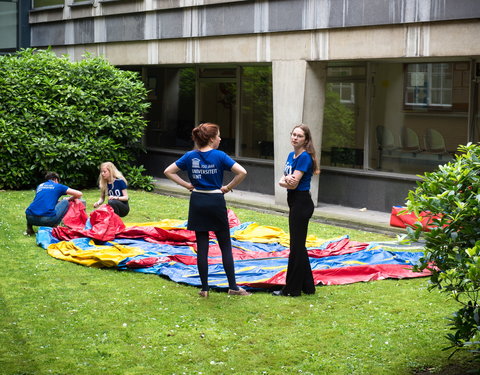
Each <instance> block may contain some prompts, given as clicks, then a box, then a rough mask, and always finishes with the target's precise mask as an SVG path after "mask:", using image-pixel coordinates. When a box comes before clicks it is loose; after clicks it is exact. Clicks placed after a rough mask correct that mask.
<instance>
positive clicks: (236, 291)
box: [228, 288, 252, 296]
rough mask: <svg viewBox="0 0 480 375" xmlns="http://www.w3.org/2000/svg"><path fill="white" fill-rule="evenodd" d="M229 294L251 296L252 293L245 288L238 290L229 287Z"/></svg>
mask: <svg viewBox="0 0 480 375" xmlns="http://www.w3.org/2000/svg"><path fill="white" fill-rule="evenodd" d="M228 294H230V295H231V296H250V295H251V294H252V293H249V292H247V291H246V290H245V289H243V288H238V290H234V289H228Z"/></svg>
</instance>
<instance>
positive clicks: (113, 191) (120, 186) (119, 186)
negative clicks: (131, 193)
mask: <svg viewBox="0 0 480 375" xmlns="http://www.w3.org/2000/svg"><path fill="white" fill-rule="evenodd" d="M126 188H127V184H126V183H125V181H123V180H122V179H120V178H117V179H116V180H114V181H113V184H107V195H108V196H111V195H113V196H114V197H123V192H122V191H123V190H125V189H126Z"/></svg>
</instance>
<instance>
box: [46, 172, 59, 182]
mask: <svg viewBox="0 0 480 375" xmlns="http://www.w3.org/2000/svg"><path fill="white" fill-rule="evenodd" d="M48 180H57V181H60V176H59V175H58V173H57V172H47V173H46V174H45V181H48Z"/></svg>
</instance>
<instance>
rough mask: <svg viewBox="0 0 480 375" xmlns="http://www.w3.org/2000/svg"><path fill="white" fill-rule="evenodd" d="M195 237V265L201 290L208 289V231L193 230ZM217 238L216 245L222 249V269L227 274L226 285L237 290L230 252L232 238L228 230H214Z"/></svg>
mask: <svg viewBox="0 0 480 375" xmlns="http://www.w3.org/2000/svg"><path fill="white" fill-rule="evenodd" d="M195 235H196V237H197V267H198V273H199V274H200V281H201V282H202V290H209V286H208V245H209V238H208V232H206V231H205V232H204V231H195ZM215 236H216V237H217V240H218V246H219V247H220V250H221V251H222V264H223V269H224V270H225V273H226V275H227V280H228V287H229V288H230V289H234V290H237V289H238V286H237V282H236V280H235V265H234V262H233V254H232V240H231V238H230V230H229V229H227V230H221V231H215Z"/></svg>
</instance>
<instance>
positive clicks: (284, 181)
mask: <svg viewBox="0 0 480 375" xmlns="http://www.w3.org/2000/svg"><path fill="white" fill-rule="evenodd" d="M302 177H303V172H302V171H294V172H293V173H292V174H289V175H286V176H282V178H281V179H280V181H278V184H279V185H280V186H281V187H284V188H286V189H289V190H294V189H296V188H297V186H298V183H299V182H300V180H301V179H302Z"/></svg>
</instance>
